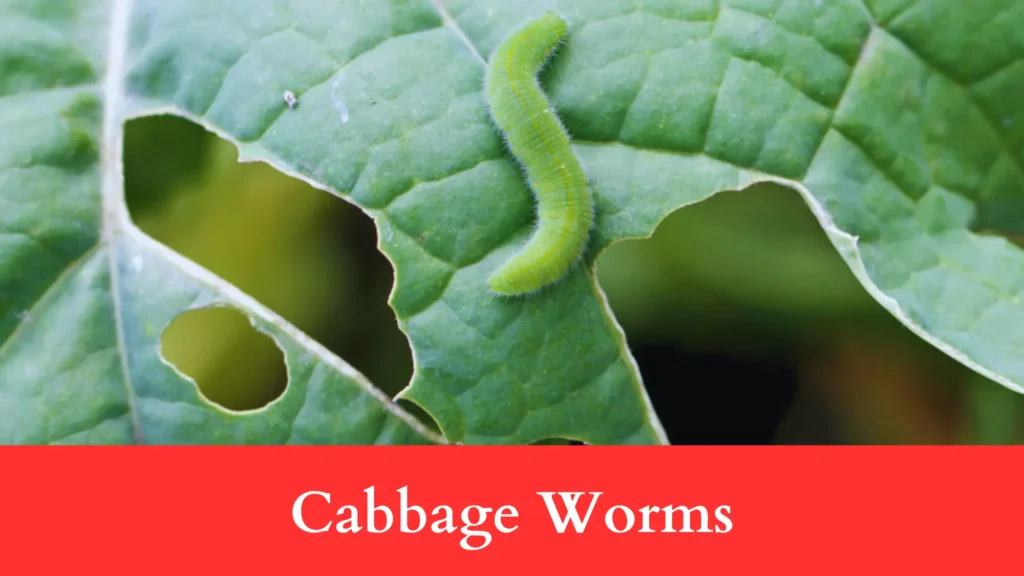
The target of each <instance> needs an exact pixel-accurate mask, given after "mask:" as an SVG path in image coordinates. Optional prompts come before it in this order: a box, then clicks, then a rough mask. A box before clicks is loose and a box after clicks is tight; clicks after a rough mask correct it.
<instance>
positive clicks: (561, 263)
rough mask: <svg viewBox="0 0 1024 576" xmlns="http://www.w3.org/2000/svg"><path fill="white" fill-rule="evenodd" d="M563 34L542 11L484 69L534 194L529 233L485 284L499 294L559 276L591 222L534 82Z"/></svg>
mask: <svg viewBox="0 0 1024 576" xmlns="http://www.w3.org/2000/svg"><path fill="white" fill-rule="evenodd" d="M568 33H569V28H568V24H567V23H566V21H565V19H564V18H562V17H561V16H559V15H558V14H555V13H554V12H545V13H544V14H542V15H541V16H539V17H538V18H537V19H535V20H532V21H530V22H529V23H527V24H525V25H524V26H522V27H520V28H519V29H517V30H516V31H515V32H513V33H512V34H511V35H509V37H508V38H506V39H505V40H504V41H502V43H501V44H500V45H498V47H497V48H496V49H495V50H494V53H493V54H492V55H491V59H490V62H489V63H488V66H487V77H486V79H485V84H484V92H485V95H486V99H487V102H488V105H489V106H490V108H491V115H492V116H493V118H494V122H495V123H496V124H497V125H498V128H500V129H501V131H502V132H503V133H504V135H505V139H506V140H507V142H508V147H509V148H510V149H511V151H512V155H513V156H515V157H516V159H517V160H518V161H519V163H520V164H522V166H523V168H524V169H525V171H526V177H527V180H528V181H529V184H530V187H531V188H532V189H533V192H534V194H535V195H536V197H537V228H536V230H534V232H533V235H532V236H531V237H530V239H529V240H528V241H527V242H526V244H525V245H524V246H523V248H522V249H521V250H520V251H519V252H518V253H517V254H516V255H514V256H512V257H511V258H509V260H508V261H507V262H505V263H504V264H503V265H502V266H501V267H500V268H498V270H497V271H495V272H494V274H492V275H491V277H490V279H489V281H488V283H489V285H490V288H491V290H493V291H494V292H497V293H499V294H504V295H509V296H513V295H519V294H527V293H530V292H534V291H536V290H539V289H541V288H543V287H545V286H547V285H549V284H552V283H554V282H557V281H558V280H560V279H561V278H562V277H564V276H565V275H566V273H568V272H569V270H570V269H571V268H572V267H573V266H575V265H576V263H577V262H578V261H579V260H580V257H581V256H582V255H583V251H584V249H585V248H586V245H587V239H588V237H589V235H590V228H591V226H592V224H593V221H594V212H593V199H592V198H591V193H590V188H589V186H588V184H587V178H586V175H585V174H584V173H583V167H582V166H581V165H580V162H579V160H578V159H577V158H576V155H575V154H574V153H573V151H572V147H571V146H570V144H569V135H568V134H567V133H566V131H565V128H564V127H563V126H562V123H561V122H560V121H559V119H558V116H557V114H556V112H555V109H554V107H553V106H552V105H551V103H550V102H548V99H547V98H546V97H545V95H544V92H543V91H542V90H541V87H540V83H539V82H538V80H537V73H538V71H539V69H540V68H541V67H542V66H543V65H544V64H545V63H546V62H547V60H548V57H549V56H550V55H551V53H552V52H553V51H554V49H555V48H556V47H557V46H558V44H559V43H560V42H561V41H562V39H563V38H564V37H565V36H566V35H567V34H568Z"/></svg>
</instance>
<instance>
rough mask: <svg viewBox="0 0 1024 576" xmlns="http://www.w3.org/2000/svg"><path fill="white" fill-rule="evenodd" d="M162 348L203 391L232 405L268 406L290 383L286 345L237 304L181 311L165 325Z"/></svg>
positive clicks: (215, 400)
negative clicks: (255, 325) (257, 325)
mask: <svg viewBox="0 0 1024 576" xmlns="http://www.w3.org/2000/svg"><path fill="white" fill-rule="evenodd" d="M160 352H161V355H162V356H163V357H164V359H165V360H166V361H167V362H169V363H170V364H172V365H173V366H174V367H175V368H176V369H177V370H178V371H179V372H181V373H183V374H185V375H186V376H188V377H189V378H191V379H192V381H193V382H195V383H196V385H197V386H198V387H199V392H200V393H201V394H202V395H203V397H205V398H206V399H207V400H209V401H210V402H213V403H215V404H217V405H219V406H221V407H223V408H226V409H228V410H234V411H245V410H257V409H259V408H262V407H264V406H266V405H267V404H269V403H271V402H273V401H274V400H275V399H277V398H278V397H280V396H281V395H282V394H284V391H285V388H286V387H287V385H288V371H287V368H286V366H285V362H284V354H283V353H282V352H281V349H280V348H278V347H277V344H276V343H275V342H274V340H273V339H272V338H270V337H269V336H267V335H266V334H264V333H262V332H259V331H258V330H256V329H255V328H253V327H252V325H251V324H250V323H249V320H248V318H247V317H246V316H245V315H244V314H242V313H241V312H238V311H237V310H234V309H232V308H221V307H217V308H203V309H199V310H189V311H188V312H185V313H183V314H181V315H180V316H178V317H177V318H175V319H174V320H173V321H172V322H171V323H170V325H168V327H167V329H166V330H164V333H163V336H162V338H161V350H160Z"/></svg>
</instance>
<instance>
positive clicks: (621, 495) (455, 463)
mask: <svg viewBox="0 0 1024 576" xmlns="http://www.w3.org/2000/svg"><path fill="white" fill-rule="evenodd" d="M0 462H2V464H0V470H2V472H0V478H2V480H0V484H2V496H0V506H2V508H0V519H2V520H0V521H2V524H0V525H2V529H0V573H3V574H50V573H61V572H64V571H70V572H74V573H91V572H92V571H93V570H97V571H103V572H104V573H108V574H109V573H116V574H163V573H182V572H187V573H198V574H215V573H216V574H241V573H253V574H270V573H277V574H303V573H311V574H314V573H315V574H319V573H327V574H340V573H351V574H356V573H363V572H364V571H371V570H372V571H374V572H376V573H382V574H392V573H399V572H400V571H406V570H416V571H418V572H419V573H423V574H433V573H439V574H440V573H444V574H463V573H471V572H473V573H475V572H480V573H487V574H504V573H509V574H513V573H514V574H521V573H522V572H523V570H524V569H525V570H528V571H529V573H532V574H577V573H583V572H587V573H595V574H612V573H623V574H633V573H638V572H642V571H649V570H665V571H668V572H671V573H674V572H679V573H682V572H695V571H705V572H704V573H707V574H752V573H758V574H760V573H785V574H815V575H820V574H830V575H831V574H846V573H851V574H853V573H856V574H863V573H866V572H867V573H878V574H896V573H913V574H917V573H923V572H925V571H928V572H929V573H950V574H952V573H971V574H973V573H980V572H981V571H983V570H994V571H995V572H997V573H1007V572H1016V571H1018V570H1019V568H1018V564H1019V562H1020V560H1019V558H1018V557H1017V554H1016V551H1017V550H1018V549H1019V547H1020V545H1019V540H1020V537H1019V535H1018V530H1017V525H1018V521H1019V519H1020V518H1021V517H1022V513H1024V498H1022V496H1021V489H1020V488H1019V487H1018V484H1019V479H1020V478H1021V474H1020V471H1021V469H1022V465H1021V462H1024V450H1022V449H1020V448H996V447H991V448H989V447H980V448H979V447H962V448H960V447H957V448H954V447H944V448H935V447H914V448H895V447H757V448H754V447H651V448H625V447H623V448H618V447H615V448H606V447H582V446H580V447H575V446H573V447H541V446H533V447H512V448H483V447H455V446H452V447H423V448H389V447H360V448H348V447H345V448H338V447H251V448H222V447H166V448H149V447H146V448H142V447H115V448H59V447H37V448H3V449H0ZM567 505H568V508H567Z"/></svg>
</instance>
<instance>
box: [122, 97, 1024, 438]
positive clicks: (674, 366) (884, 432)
mask: <svg viewBox="0 0 1024 576" xmlns="http://www.w3.org/2000/svg"><path fill="white" fill-rule="evenodd" d="M125 178H126V187H127V194H128V203H129V209H130V210H131V213H132V216H133V218H134V219H135V221H136V223H137V224H138V225H139V226H140V227H141V228H142V229H143V230H145V231H146V232H147V233H148V234H150V235H152V236H153V237H154V238H156V239H157V240H159V241H161V242H163V243H165V244H166V245H168V246H170V247H171V248H172V249H174V250H176V251H178V252H180V253H181V254H184V255H185V256H187V257H189V258H191V259H192V260H194V261H196V262H198V263H199V264H200V265H202V266H204V267H206V268H208V269H210V270H212V271H213V272H214V273H216V274H218V275H220V276H221V277H223V278H225V279H226V280H227V281H229V282H231V283H232V284H234V285H236V286H238V287H239V288H241V289H242V290H243V291H245V292H247V293H248V294H250V295H251V296H253V297H254V298H256V299H257V300H259V301H260V302H262V303H263V304H264V305H266V306H268V307H269V308H271V309H273V310H274V311H276V312H277V313H279V314H281V315H282V316H284V317H285V318H287V319H288V320H289V321H290V322H292V323H293V324H295V325H296V326H297V327H298V328H299V329H301V330H303V331H304V332H306V333H307V334H309V335H310V336H312V337H313V338H315V339H316V340H318V341H319V342H321V343H322V344H324V345H325V346H326V347H327V348H329V349H330V350H332V351H333V352H335V353H336V354H338V355H339V356H340V357H342V358H344V359H345V360H346V361H348V362H349V363H350V364H352V365H353V366H354V367H355V368H357V369H358V370H360V371H361V372H362V373H364V374H365V375H366V376H367V377H369V378H370V380H371V381H372V382H374V383H375V384H376V385H377V386H379V387H380V388H382V389H383V390H384V391H385V392H387V393H389V394H392V395H394V394H395V393H397V392H398V391H399V390H400V389H401V388H403V387H404V386H405V385H406V384H407V383H408V381H409V378H410V376H411V375H412V356H411V353H410V351H409V347H408V344H407V341H406V339H405V336H404V335H403V334H402V333H401V331H400V330H399V329H398V325H397V324H396V322H395V318H394V315H393V313H392V311H391V309H390V308H389V307H388V305H387V298H388V293H389V292H390V289H391V284H392V269H391V265H390V264H389V263H388V261H387V259H386V258H385V257H384V256H383V255H382V254H381V253H380V252H378V251H377V248H376V242H377V239H376V232H375V230H374V227H373V224H372V222H371V221H370V219H369V217H368V216H366V215H365V214H363V213H362V212H361V211H360V210H358V209H357V208H355V207H354V206H352V205H350V204H348V203H347V202H344V201H343V200H340V199H338V198H335V197H333V196H331V195H330V194H327V193H325V192H322V191H319V190H316V189H313V188H311V187H310V186H308V185H306V184H305V183H303V182H300V181H298V180H295V179H292V178H289V177H287V176H285V175H283V174H281V173H279V172H277V171H275V170H274V169H272V168H270V167H269V166H267V165H265V164H239V163H238V162H237V151H236V149H235V148H234V146H232V145H231V144H228V143H227V142H224V141H221V140H219V139H218V138H216V137H215V136H213V135H212V134H209V133H207V132H206V131H205V130H203V129H202V128H201V127H199V126H197V125H195V124H192V123H190V122H188V121H185V120H181V119H178V118H174V117H156V118H146V119H141V120H134V121H132V122H130V123H129V124H128V127H127V135H126V142H125ZM598 273H599V276H600V279H601V284H602V286H603V288H604V290H605V292H606V293H607V295H608V298H609V301H610V302H611V305H612V308H613V310H614V311H615V314H616V317H617V318H618V320H619V322H620V324H622V326H623V328H624V329H625V331H626V334H627V338H628V342H629V343H630V346H631V348H632V350H633V353H634V356H635V357H636V359H637V362H638V364H639V366H640V370H641V373H642V375H643V377H644V381H645V384H646V387H647V389H648V393H649V394H650V396H651V400H652V402H653V403H654V405H655V408H656V410H657V412H658V415H659V417H660V419H661V420H662V423H663V424H664V426H665V429H666V432H667V433H668V436H669V439H670V440H671V441H672V443H673V444H769V443H776V444H961V443H967V444H979V443H981V444H1002V443H1018V441H1019V440H1020V439H1021V438H1022V437H1024V434H1022V430H1021V429H1020V426H1019V425H1017V422H1018V420H1020V419H1019V418H1018V417H1017V415H1018V414H1020V413H1021V412H1022V410H1024V397H1022V396H1020V395H1017V394H1014V393H1012V392H1009V391H1007V390H1005V389H1004V388H1003V387H1001V386H999V385H997V384H995V383H993V382H990V381H988V380H986V379H984V378H982V377H980V376H978V375H976V374H974V373H973V372H971V371H970V370H968V369H966V368H965V367H963V366H961V365H960V364H959V363H957V362H955V361H953V360H952V359H950V358H948V357H947V356H945V355H944V354H942V353H940V352H939V351H938V350H936V349H934V348H932V347H931V346H929V345H928V344H926V343H924V342H923V341H921V340H919V339H918V338H917V337H915V336H914V335H913V334H912V333H910V332H909V331H908V330H906V329H905V328H904V327H903V326H902V325H900V324H899V323H898V322H897V321H896V320H895V319H894V318H892V317H891V316H890V315H889V314H888V313H887V312H885V311H884V310H883V309H882V307H881V306H879V305H877V304H876V303H875V302H874V301H873V300H872V299H871V298H870V297H869V296H868V295H867V293H866V292H865V291H864V290H863V289H862V288H861V286H860V284H859V283H858V282H857V281H856V280H855V278H854V277H853V274H852V273H851V272H850V271H849V269H848V268H847V267H846V265H845V264H844V263H843V262H842V260H841V259H840V257H839V255H838V254H837V253H836V252H835V250H834V249H833V248H832V246H831V244H829V242H828V240H827V238H826V237H825V234H824V232H823V231H822V230H821V228H820V227H819V226H818V224H817V222H816V221H815V220H814V218H813V216H812V215H811V213H810V211H809V210H808V209H807V207H806V205H805V204H804V203H803V201H802V200H801V199H800V198H799V196H798V195H797V194H796V193H795V192H792V191H790V190H787V189H784V188H780V187H777V186H773V185H761V186H757V187H754V188H751V189H748V190H745V191H742V192H729V193H723V194H719V195H717V196H715V197H714V198H712V199H710V200H708V201H706V202H703V203H700V204H697V205H695V206H691V207H688V208H685V209H683V210H680V211H678V212H676V213H675V214H673V215H672V216H671V217H670V218H669V219H668V220H666V221H665V222H664V223H663V224H662V225H661V226H660V227H659V229H658V231H657V232H656V234H655V236H654V237H653V238H652V239H650V240H646V241H630V242H625V243H621V244H618V245H616V246H614V247H612V248H611V249H609V250H608V251H607V252H606V253H605V254H604V255H603V256H602V257H601V259H600V261H599V267H598ZM163 354H164V356H165V358H167V359H168V360H169V361H171V362H172V363H173V364H175V366H177V367H178V369H179V370H181V371H183V372H184V373H186V374H188V375H189V376H191V377H192V378H193V379H194V380H195V381H196V382H197V383H198V384H199V386H200V388H201V390H202V391H203V393H204V395H206V396H207V397H208V398H210V399H211V400H213V401H215V402H218V403H220V404H222V405H224V406H226V407H228V408H231V409H235V410H243V409H252V408H257V407H259V406H262V405H264V404H266V403H267V402H269V401H270V400H272V399H273V398H275V397H276V396H278V395H279V394H280V393H281V392H282V391H283V390H284V387H285V386H286V383H287V378H286V375H285V368H284V363H283V357H282V354H281V352H280V351H279V350H278V349H277V347H276V345H275V344H274V343H273V342H272V341H271V340H270V339H269V338H268V337H266V336H264V335H262V334H260V333H258V332H256V331H255V330H253V329H252V328H251V327H250V326H249V324H248V321H247V320H246V318H245V317H244V316H243V315H242V314H240V313H238V312H235V311H233V310H230V309H213V310H202V311H195V312H190V313H187V314H184V315H182V316H180V317H179V318H178V319H177V320H175V322H174V323H172V324H171V326H170V327H169V328H168V330H167V331H166V332H165V334H164V338H163ZM403 406H405V407H406V408H410V409H412V410H413V412H414V413H415V414H416V415H417V416H418V417H420V418H422V419H424V421H426V422H427V423H428V424H430V425H433V423H432V422H430V421H429V417H427V416H426V415H425V414H424V413H423V412H422V411H419V410H417V409H415V407H412V406H411V405H410V404H407V403H404V402H403Z"/></svg>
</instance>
